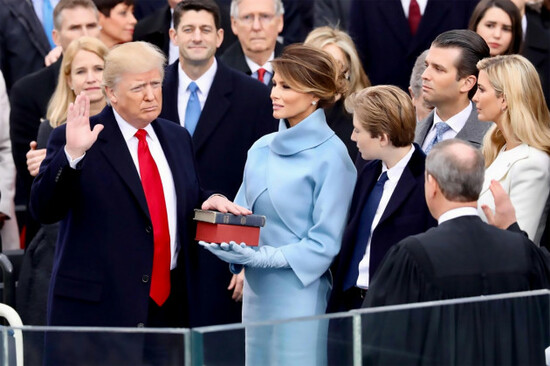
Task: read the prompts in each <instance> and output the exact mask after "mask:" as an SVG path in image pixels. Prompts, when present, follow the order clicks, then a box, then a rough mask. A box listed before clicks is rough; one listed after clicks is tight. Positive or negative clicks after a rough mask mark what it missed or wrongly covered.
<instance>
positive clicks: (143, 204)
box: [91, 107, 149, 216]
mask: <svg viewBox="0 0 550 366" xmlns="http://www.w3.org/2000/svg"><path fill="white" fill-rule="evenodd" d="M91 123H92V124H93V125H95V124H97V123H101V124H103V126H105V128H104V129H103V131H101V133H100V134H99V137H98V143H99V144H98V145H99V150H100V151H101V152H102V153H103V155H104V156H105V159H106V160H107V161H108V162H109V163H110V164H111V165H112V167H113V170H114V171H115V172H116V173H117V174H118V175H120V177H121V178H122V181H123V182H124V183H125V184H126V185H127V186H128V188H129V189H130V192H132V194H133V195H134V196H135V197H136V200H137V201H138V204H139V206H140V208H141V210H142V211H143V212H144V213H145V214H146V215H147V216H149V209H148V208H147V201H146V200H145V193H144V192H143V187H142V185H141V180H140V178H139V174H138V172H137V170H136V167H135V164H134V161H133V160H132V156H131V155H130V152H129V151H128V147H127V145H126V142H125V141H124V137H123V136H122V133H121V132H120V129H119V128H118V125H117V122H116V120H115V116H114V114H113V110H112V108H111V107H105V109H103V111H102V112H101V113H100V114H99V115H98V116H96V117H92V120H91Z"/></svg>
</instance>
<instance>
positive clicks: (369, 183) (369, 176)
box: [350, 160, 382, 233]
mask: <svg viewBox="0 0 550 366" xmlns="http://www.w3.org/2000/svg"><path fill="white" fill-rule="evenodd" d="M381 172H382V161H381V160H375V161H373V162H371V163H368V164H367V165H365V167H364V168H363V170H362V171H361V173H360V175H359V179H358V182H357V186H356V188H355V193H354V197H353V200H352V203H353V207H352V210H351V215H350V226H351V228H352V229H351V230H352V232H354V233H356V232H357V227H358V226H359V225H360V224H361V223H360V220H361V213H362V212H363V208H364V207H365V204H366V202H367V199H368V198H369V195H370V192H371V191H372V189H373V187H374V185H375V184H376V181H377V180H378V177H379V176H380V173H381Z"/></svg>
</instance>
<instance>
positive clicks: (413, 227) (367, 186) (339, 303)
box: [327, 145, 437, 312]
mask: <svg viewBox="0 0 550 366" xmlns="http://www.w3.org/2000/svg"><path fill="white" fill-rule="evenodd" d="M425 159H426V156H425V155H424V153H423V152H422V150H421V149H420V147H419V146H418V145H415V151H414V152H413V155H412V157H411V160H410V161H409V163H408V164H407V166H406V168H405V170H404V171H403V174H402V175H401V178H400V179H399V182H398V183H397V186H396V187H395V191H394V192H393V195H392V196H391V198H390V201H389V202H388V206H387V207H386V209H385V210H384V213H383V214H382V217H381V218H380V221H379V223H378V225H377V226H376V228H375V229H374V232H373V234H372V239H371V246H383V247H384V248H385V250H386V251H387V250H389V249H390V247H392V246H393V245H395V244H397V243H398V242H399V241H400V240H402V239H403V238H406V237H407V236H409V235H414V234H418V233H421V232H424V231H426V230H427V229H429V228H431V227H433V226H435V225H436V224H437V222H436V221H435V220H434V218H433V217H432V215H431V214H430V211H429V210H428V207H427V205H426V200H425V198H424V162H425ZM381 171H382V162H381V161H380V160H373V161H371V162H369V163H368V164H367V165H365V167H364V168H363V170H362V171H361V173H360V174H359V175H358V178H357V184H356V185H355V191H354V193H353V199H352V201H351V208H350V212H349V219H348V224H347V226H346V229H345V231H344V236H343V239H342V248H341V249H340V254H339V255H338V257H337V258H336V259H335V262H334V266H333V268H332V270H333V273H334V285H333V289H332V293H331V296H330V300H329V304H328V308H327V311H329V312H338V311H347V310H350V309H351V307H350V305H351V304H348V303H347V301H346V296H344V294H343V282H344V279H345V277H346V274H347V273H348V271H349V263H350V261H351V258H352V257H353V252H354V249H355V242H356V239H357V232H358V230H359V226H360V225H361V224H362V223H361V222H360V219H361V212H362V211H363V207H364V206H365V204H366V201H367V199H368V197H369V194H370V192H371V191H372V188H373V187H374V184H375V183H376V181H377V179H378V176H379V175H380V173H381ZM378 264H379V263H372V262H371V263H370V266H375V267H377V266H378ZM359 305H360V303H359Z"/></svg>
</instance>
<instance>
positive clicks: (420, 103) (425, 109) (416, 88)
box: [409, 50, 434, 123]
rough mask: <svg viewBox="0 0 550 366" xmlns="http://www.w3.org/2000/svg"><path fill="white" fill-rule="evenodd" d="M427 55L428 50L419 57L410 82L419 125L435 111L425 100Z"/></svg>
mask: <svg viewBox="0 0 550 366" xmlns="http://www.w3.org/2000/svg"><path fill="white" fill-rule="evenodd" d="M427 55H428V50H426V51H424V52H422V53H421V54H420V56H418V58H417V59H416V61H415V63H414V67H413V70H412V73H411V81H410V82H409V95H410V96H411V99H412V102H413V105H414V110H415V114H416V122H417V123H418V122H420V121H422V120H423V119H424V118H426V117H428V114H430V112H431V111H432V109H434V107H433V106H432V105H431V104H430V103H428V102H426V101H425V100H424V97H423V92H422V74H423V73H424V71H425V70H426V56H427Z"/></svg>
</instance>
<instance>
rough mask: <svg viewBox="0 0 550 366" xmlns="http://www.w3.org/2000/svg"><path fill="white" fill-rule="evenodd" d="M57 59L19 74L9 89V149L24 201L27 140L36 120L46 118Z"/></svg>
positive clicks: (58, 65)
mask: <svg viewBox="0 0 550 366" xmlns="http://www.w3.org/2000/svg"><path fill="white" fill-rule="evenodd" d="M61 60H62V58H59V59H58V60H57V61H56V62H55V63H54V64H52V65H50V66H48V67H46V68H44V69H42V70H39V71H37V72H35V73H33V74H30V75H27V76H25V77H23V78H22V79H21V80H19V81H18V82H17V83H15V85H14V86H13V88H12V91H11V95H10V107H11V112H10V137H11V148H12V154H13V161H14V162H15V168H16V170H17V179H18V180H19V181H20V182H21V183H22V185H18V187H21V188H22V191H21V192H17V196H18V197H20V198H21V199H22V200H24V201H23V202H25V203H26V202H27V199H28V195H29V193H30V190H31V184H32V180H33V178H32V176H31V175H30V174H29V171H28V170H27V158H26V154H27V151H29V143H30V142H31V141H33V140H36V136H37V134H38V127H39V126H40V119H41V118H46V111H47V109H48V102H49V101H50V98H51V97H52V94H53V92H54V91H55V87H56V85H57V79H58V77H59V69H60V68H61Z"/></svg>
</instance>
